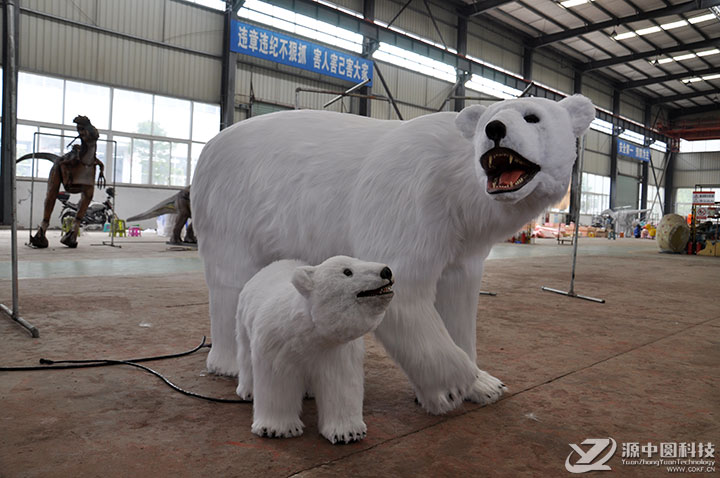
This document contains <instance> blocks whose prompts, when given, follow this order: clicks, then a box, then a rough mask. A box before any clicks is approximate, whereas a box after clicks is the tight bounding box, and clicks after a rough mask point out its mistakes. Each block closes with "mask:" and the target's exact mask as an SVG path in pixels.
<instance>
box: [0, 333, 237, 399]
mask: <svg viewBox="0 0 720 478" xmlns="http://www.w3.org/2000/svg"><path fill="white" fill-rule="evenodd" d="M211 346H212V345H211V344H206V343H205V336H203V338H202V342H200V345H198V346H197V347H195V348H194V349H192V350H188V351H187V352H181V353H177V354H170V355H157V356H154V357H142V358H138V359H131V360H110V359H96V360H49V359H45V358H41V359H40V363H41V364H43V366H30V367H0V372H27V371H35V370H64V369H72V368H87V367H106V366H109V365H129V366H131V367H135V368H139V369H142V370H145V371H146V372H149V373H151V374H153V375H155V376H156V377H158V378H159V379H160V380H162V381H163V382H165V383H166V384H167V385H168V386H169V387H170V388H172V389H173V390H175V391H177V392H180V393H182V394H183V395H188V396H190V397H195V398H201V399H203V400H209V401H211V402H221V403H249V402H248V401H247V400H240V399H229V398H214V397H207V396H205V395H200V394H199V393H195V392H191V391H189V390H185V389H183V388H180V387H178V386H177V385H175V384H174V383H172V382H171V381H170V380H168V379H167V378H165V377H164V376H163V375H162V374H161V373H159V372H157V371H155V370H153V369H151V368H150V367H146V366H144V365H140V364H139V363H138V362H149V361H151V360H164V359H169V358H177V357H184V356H186V355H190V354H192V353H195V352H197V351H198V350H200V349H201V348H203V347H208V348H209V347H211ZM55 364H67V365H55Z"/></svg>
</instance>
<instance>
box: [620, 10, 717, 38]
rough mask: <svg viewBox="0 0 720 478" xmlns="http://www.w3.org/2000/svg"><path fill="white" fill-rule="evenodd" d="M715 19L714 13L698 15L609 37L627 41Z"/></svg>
mask: <svg viewBox="0 0 720 478" xmlns="http://www.w3.org/2000/svg"><path fill="white" fill-rule="evenodd" d="M716 18H717V17H716V16H715V14H714V13H708V14H706V15H700V16H699V17H694V18H691V19H689V20H678V21H676V22H670V23H663V24H662V25H660V26H657V25H656V26H653V27H648V28H641V29H640V30H635V31H630V32H625V33H620V34H618V35H611V38H612V39H613V40H627V39H628V38H634V37H636V36H642V35H649V34H651V33H657V32H661V31H663V30H672V29H674V28H680V27H685V26H688V25H690V24H693V25H694V24H696V23H701V22H707V21H709V20H714V19H716Z"/></svg>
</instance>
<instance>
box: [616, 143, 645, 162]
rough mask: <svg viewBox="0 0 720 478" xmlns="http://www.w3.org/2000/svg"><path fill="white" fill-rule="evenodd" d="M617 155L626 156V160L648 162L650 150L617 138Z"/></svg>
mask: <svg viewBox="0 0 720 478" xmlns="http://www.w3.org/2000/svg"><path fill="white" fill-rule="evenodd" d="M617 148H618V154H621V155H623V156H627V157H628V158H633V159H637V160H638V161H650V148H643V147H642V146H637V145H634V144H632V143H628V142H627V141H623V140H621V139H619V138H618V140H617Z"/></svg>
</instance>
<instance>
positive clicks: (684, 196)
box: [648, 188, 720, 216]
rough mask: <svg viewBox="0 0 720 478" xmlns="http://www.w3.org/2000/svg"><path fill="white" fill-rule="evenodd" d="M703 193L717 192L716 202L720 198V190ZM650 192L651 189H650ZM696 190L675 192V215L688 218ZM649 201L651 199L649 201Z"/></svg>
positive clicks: (714, 189)
mask: <svg viewBox="0 0 720 478" xmlns="http://www.w3.org/2000/svg"><path fill="white" fill-rule="evenodd" d="M702 190H703V191H715V200H716V201H718V199H719V198H720V188H702ZM648 191H649V189H648ZM693 191H695V188H678V189H677V191H676V192H675V213H676V214H680V215H681V216H687V215H688V214H690V213H691V212H692V193H693ZM648 201H649V199H648Z"/></svg>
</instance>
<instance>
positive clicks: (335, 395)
mask: <svg viewBox="0 0 720 478" xmlns="http://www.w3.org/2000/svg"><path fill="white" fill-rule="evenodd" d="M364 354H365V347H364V343H363V339H362V337H361V338H359V339H356V340H353V341H352V342H349V343H347V344H343V345H340V346H337V347H334V348H332V349H330V350H328V351H325V352H323V353H322V354H321V355H319V356H318V357H317V360H316V362H315V365H314V367H313V371H312V374H313V376H312V384H313V385H312V386H313V391H314V392H315V402H316V403H317V408H318V422H319V423H318V428H319V429H320V433H321V434H322V436H324V437H325V438H327V439H328V440H330V442H331V443H334V444H336V443H351V442H354V441H359V440H362V439H363V438H365V435H366V434H367V426H366V425H365V422H364V421H363V413H362V407H363V380H364V371H363V357H364Z"/></svg>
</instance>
